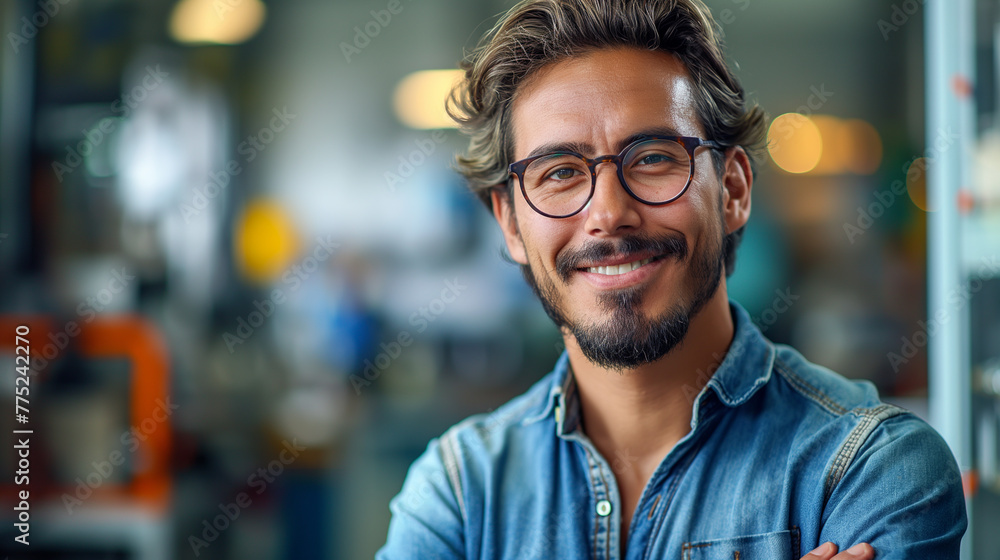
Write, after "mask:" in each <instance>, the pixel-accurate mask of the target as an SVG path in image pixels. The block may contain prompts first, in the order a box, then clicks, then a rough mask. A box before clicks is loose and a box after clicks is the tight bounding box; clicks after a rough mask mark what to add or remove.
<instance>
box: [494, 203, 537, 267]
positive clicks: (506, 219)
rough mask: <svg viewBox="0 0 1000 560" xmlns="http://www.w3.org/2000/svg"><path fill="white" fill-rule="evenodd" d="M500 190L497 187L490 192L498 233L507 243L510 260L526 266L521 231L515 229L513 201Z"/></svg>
mask: <svg viewBox="0 0 1000 560" xmlns="http://www.w3.org/2000/svg"><path fill="white" fill-rule="evenodd" d="M502 189H503V186H500V185H498V186H496V187H494V188H493V189H492V190H491V191H490V197H491V200H492V202H493V216H494V217H496V219H497V223H498V224H500V231H501V232H503V238H504V241H506V242H507V252H508V253H510V258H512V259H514V262H517V263H519V264H528V257H527V252H526V251H525V250H524V241H523V240H522V239H521V231H520V229H518V227H517V217H516V216H515V215H514V207H513V204H514V201H513V200H511V197H510V196H507V193H505V192H503V190H502Z"/></svg>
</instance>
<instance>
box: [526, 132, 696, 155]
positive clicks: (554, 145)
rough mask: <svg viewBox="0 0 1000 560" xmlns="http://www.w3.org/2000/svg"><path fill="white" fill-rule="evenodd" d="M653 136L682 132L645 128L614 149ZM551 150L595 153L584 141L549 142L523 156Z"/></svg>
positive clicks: (623, 139)
mask: <svg viewBox="0 0 1000 560" xmlns="http://www.w3.org/2000/svg"><path fill="white" fill-rule="evenodd" d="M653 136H683V134H681V133H679V132H677V130H676V129H674V128H671V127H669V126H659V127H654V128H647V129H645V130H641V131H639V132H636V133H634V134H631V135H629V136H626V137H625V138H622V139H621V140H620V141H619V142H618V143H617V144H616V145H615V147H614V149H615V151H616V152H618V153H621V151H622V150H624V149H625V146H628V145H629V144H631V143H632V142H636V141H638V140H645V139H646V138H651V137H653ZM553 152H576V153H578V154H583V155H585V156H587V157H593V155H595V154H594V146H593V144H588V143H586V142H549V143H547V144H542V145H541V146H538V147H536V148H535V149H534V150H531V152H530V153H529V154H528V155H527V156H525V157H524V159H528V158H532V157H535V156H540V155H542V154H551V153H553Z"/></svg>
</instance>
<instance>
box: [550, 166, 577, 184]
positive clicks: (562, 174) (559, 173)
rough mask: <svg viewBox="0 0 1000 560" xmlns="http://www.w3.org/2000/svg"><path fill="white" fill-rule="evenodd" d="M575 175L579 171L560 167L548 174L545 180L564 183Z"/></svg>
mask: <svg viewBox="0 0 1000 560" xmlns="http://www.w3.org/2000/svg"><path fill="white" fill-rule="evenodd" d="M577 173H579V171H578V170H576V169H573V168H572V167H562V168H560V169H556V170H555V171H552V172H551V173H549V174H548V176H547V178H548V179H557V180H560V181H565V180H566V179H572V178H573V176H575V175H576V174H577Z"/></svg>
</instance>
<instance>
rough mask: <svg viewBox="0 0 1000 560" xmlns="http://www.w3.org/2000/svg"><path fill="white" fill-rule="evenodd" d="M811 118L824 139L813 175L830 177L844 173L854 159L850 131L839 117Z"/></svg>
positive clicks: (814, 116) (823, 116)
mask: <svg viewBox="0 0 1000 560" xmlns="http://www.w3.org/2000/svg"><path fill="white" fill-rule="evenodd" d="M810 118H811V120H812V122H813V124H815V125H816V128H817V129H819V134H820V137H821V138H822V139H823V149H822V151H821V153H820V157H819V161H818V162H817V163H816V167H814V168H813V169H812V170H811V173H822V174H828V175H833V174H837V173H843V172H844V171H845V170H846V169H847V167H848V166H849V165H850V163H851V159H852V158H853V157H854V147H853V145H852V143H851V142H852V139H851V132H850V129H849V128H848V127H847V126H846V125H845V123H844V121H842V120H840V119H838V118H837V117H830V116H827V115H813V116H812V117H810Z"/></svg>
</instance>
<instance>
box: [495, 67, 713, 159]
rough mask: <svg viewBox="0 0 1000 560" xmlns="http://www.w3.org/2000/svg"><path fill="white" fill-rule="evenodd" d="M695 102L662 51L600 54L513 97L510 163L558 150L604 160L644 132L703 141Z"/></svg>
mask: <svg viewBox="0 0 1000 560" xmlns="http://www.w3.org/2000/svg"><path fill="white" fill-rule="evenodd" d="M695 95H696V89H695V87H694V83H693V81H692V80H691V78H690V75H689V74H688V71H687V69H686V68H685V66H684V64H683V63H681V61H680V60H679V59H678V58H677V57H676V56H674V55H673V54H670V53H667V52H663V51H649V50H641V49H635V48H625V47H622V48H607V49H600V50H595V51H591V52H589V53H586V54H583V55H580V56H575V57H573V58H569V59H566V60H561V61H558V62H554V63H551V64H549V65H547V66H544V67H542V68H541V69H539V70H538V71H536V72H535V73H534V74H532V75H531V76H530V77H529V79H528V80H527V81H526V82H525V83H524V84H522V85H521V87H520V88H519V89H518V91H517V94H516V95H515V97H514V100H513V103H512V106H511V124H512V129H511V130H512V132H513V141H514V160H518V159H522V158H524V157H526V155H527V154H528V153H529V152H531V151H532V150H533V149H535V148H536V147H538V146H541V145H544V144H551V143H559V142H573V143H577V144H582V145H587V146H588V147H589V148H590V149H591V150H592V151H593V152H594V153H589V154H584V155H588V156H591V157H592V156H594V155H597V152H600V153H601V154H605V153H611V152H610V151H609V150H611V148H612V147H615V146H616V144H617V143H618V142H619V141H620V140H621V139H622V138H625V137H627V136H630V135H632V134H636V133H640V132H643V131H644V130H649V129H663V128H672V129H674V130H675V131H677V134H679V135H683V136H703V132H702V127H701V125H700V123H699V121H698V117H697V112H696V106H695Z"/></svg>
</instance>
